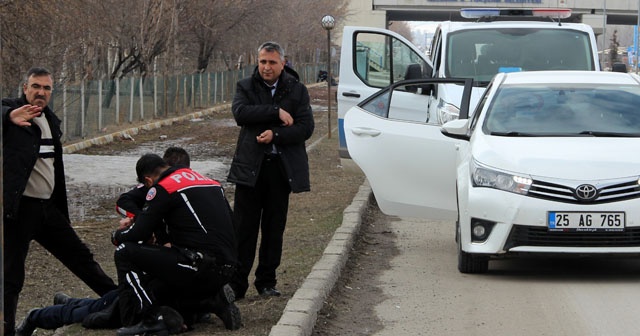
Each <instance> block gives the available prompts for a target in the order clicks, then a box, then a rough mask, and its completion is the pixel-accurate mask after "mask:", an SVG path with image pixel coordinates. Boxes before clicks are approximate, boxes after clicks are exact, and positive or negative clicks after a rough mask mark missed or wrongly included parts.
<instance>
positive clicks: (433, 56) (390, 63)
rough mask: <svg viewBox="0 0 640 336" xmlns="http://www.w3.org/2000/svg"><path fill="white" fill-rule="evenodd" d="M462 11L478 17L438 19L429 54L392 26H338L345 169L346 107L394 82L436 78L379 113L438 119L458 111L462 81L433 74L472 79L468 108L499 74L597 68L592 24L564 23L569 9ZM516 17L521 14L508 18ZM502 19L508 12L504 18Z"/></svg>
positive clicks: (436, 121)
mask: <svg viewBox="0 0 640 336" xmlns="http://www.w3.org/2000/svg"><path fill="white" fill-rule="evenodd" d="M461 14H462V16H463V17H465V18H476V19H477V20H478V21H475V22H451V21H445V22H442V23H440V24H439V26H438V28H437V29H436V32H435V34H434V37H433V40H432V44H431V49H430V53H429V54H430V56H428V57H427V55H426V54H425V53H424V52H422V51H421V50H419V49H418V48H417V47H416V46H415V45H413V44H412V43H411V42H410V41H408V40H407V39H405V38H404V37H402V36H400V35H399V34H396V33H394V32H392V31H389V30H386V29H379V28H371V27H354V26H346V27H345V28H344V31H343V40H342V53H341V59H340V81H339V84H338V94H337V96H338V128H339V140H340V143H339V154H340V158H341V161H342V165H343V166H344V167H346V168H350V167H354V165H353V163H352V161H351V160H350V155H349V152H348V148H347V145H348V144H347V142H346V140H345V134H344V116H345V114H346V112H347V111H348V110H349V109H350V108H351V107H353V106H354V105H356V104H358V103H359V102H361V101H362V100H363V99H365V98H367V97H369V96H371V95H372V94H373V93H375V92H377V91H378V90H380V89H381V88H384V87H386V86H388V85H391V84H393V83H395V82H398V81H401V80H405V79H420V78H432V79H436V83H434V84H431V85H428V86H424V87H413V88H412V89H408V90H407V91H406V92H400V93H396V94H402V95H404V98H403V99H402V106H396V108H394V109H393V111H392V113H393V114H394V115H385V116H382V117H384V118H392V119H399V120H409V121H415V122H418V123H429V124H436V125H440V124H443V123H444V122H446V121H449V120H453V119H456V118H457V117H458V113H459V108H460V101H461V98H462V90H463V86H462V85H459V84H451V83H444V82H443V83H438V82H437V80H438V79H443V80H444V79H450V78H473V89H472V93H471V104H470V106H469V109H470V112H472V111H473V110H474V109H475V106H476V105H477V103H478V100H479V99H480V97H481V95H482V94H483V93H484V91H485V89H486V86H487V85H488V84H489V81H490V80H491V78H493V76H494V75H495V74H496V73H499V72H513V71H535V70H593V71H599V70H600V64H599V60H598V52H597V46H596V39H595V34H594V32H593V29H592V28H591V27H590V26H589V25H586V24H580V23H565V22H562V19H565V18H568V17H569V16H571V10H570V9H564V8H563V9H545V8H537V9H524V8H520V9H497V8H470V9H462V10H461ZM518 16H519V17H520V20H518V21H516V20H514V21H511V18H515V17H518ZM505 17H511V18H509V19H508V20H509V21H506V20H505ZM525 17H526V18H525ZM532 19H533V20H532ZM545 20H546V21H545ZM409 88H411V87H409ZM380 104H381V105H383V104H384V101H380ZM381 107H382V106H381ZM380 110H381V111H383V110H387V109H383V108H381V109H380ZM362 131H366V130H362ZM399 150H401V149H399Z"/></svg>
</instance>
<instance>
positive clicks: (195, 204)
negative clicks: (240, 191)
mask: <svg viewBox="0 0 640 336" xmlns="http://www.w3.org/2000/svg"><path fill="white" fill-rule="evenodd" d="M136 173H137V175H138V182H140V183H143V184H144V185H145V186H147V187H149V191H148V193H147V195H146V205H145V207H144V209H143V211H142V212H140V213H139V214H138V215H137V216H136V220H135V222H134V223H133V224H131V225H130V226H122V227H120V228H118V229H117V230H116V231H115V232H114V234H113V237H112V240H113V243H114V244H115V245H116V246H117V248H116V252H115V264H116V269H117V273H118V282H119V294H120V306H121V307H122V306H123V305H136V306H137V307H140V314H141V316H142V318H143V319H142V322H140V323H138V324H137V325H133V326H129V327H124V328H121V329H119V330H118V335H136V334H144V333H151V332H162V331H166V330H167V327H166V326H165V325H164V323H163V322H162V316H161V313H159V307H160V304H161V301H159V300H158V298H157V297H156V294H157V293H155V292H154V290H153V288H152V285H153V283H154V281H156V280H157V282H160V283H162V284H163V286H164V287H168V288H170V289H171V290H170V292H171V293H172V294H173V295H174V296H175V300H176V302H180V304H181V305H182V304H184V303H185V302H190V301H191V302H193V303H194V304H195V303H197V305H198V306H197V307H195V308H193V307H191V308H193V309H194V311H198V310H200V311H202V309H207V308H209V309H212V310H214V309H215V310H214V313H216V314H217V315H218V316H220V317H221V318H222V320H223V322H224V324H225V327H226V328H227V329H230V330H235V329H238V328H240V326H241V320H240V319H241V318H240V311H239V310H238V307H237V306H236V305H235V304H234V303H233V301H234V297H233V291H224V290H222V289H223V286H224V285H225V284H226V283H227V282H229V280H230V277H231V276H232V274H233V272H234V271H235V267H236V263H237V256H236V239H235V234H234V229H233V224H232V222H231V214H230V211H229V208H228V205H227V201H226V198H225V196H224V193H223V190H222V187H221V185H220V183H219V182H217V181H215V180H212V179H210V178H207V177H205V176H202V175H201V174H199V173H197V172H195V171H193V170H191V169H190V168H186V167H170V166H169V165H168V164H167V163H166V162H165V161H164V160H163V159H162V158H161V157H159V156H158V155H155V154H145V155H143V156H142V157H141V158H140V159H139V160H138V162H137V164H136ZM165 224H166V226H167V233H168V236H169V241H170V242H171V247H165V246H158V245H147V244H139V243H138V242H140V241H148V240H149V238H150V237H151V236H152V234H153V232H154V231H155V230H157V227H158V226H159V225H165ZM220 292H222V293H224V297H223V298H222V299H223V300H224V301H225V304H224V305H220V303H219V302H216V301H219V300H220V299H219V298H218V300H216V294H218V293H220ZM218 296H219V295H218ZM132 298H134V299H133V300H132ZM201 298H205V299H201ZM163 300H164V299H163ZM162 302H166V301H162ZM177 308H178V310H179V311H180V310H181V308H182V309H183V310H184V309H187V308H186V307H183V306H181V307H177Z"/></svg>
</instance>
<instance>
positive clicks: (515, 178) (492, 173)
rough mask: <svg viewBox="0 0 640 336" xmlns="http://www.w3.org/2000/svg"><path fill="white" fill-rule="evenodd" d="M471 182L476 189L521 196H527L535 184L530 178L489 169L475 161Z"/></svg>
mask: <svg viewBox="0 0 640 336" xmlns="http://www.w3.org/2000/svg"><path fill="white" fill-rule="evenodd" d="M471 181H472V182H473V186H474V187H480V188H494V189H499V190H504V191H508V192H512V193H516V194H521V195H526V194H527V193H528V192H529V188H530V187H531V183H533V180H532V179H531V178H530V177H528V176H522V175H514V174H510V173H507V172H503V171H499V170H495V169H491V168H487V167H484V166H481V165H480V164H478V163H477V162H475V161H473V162H472V164H471Z"/></svg>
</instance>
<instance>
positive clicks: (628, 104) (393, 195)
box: [344, 71, 640, 273]
mask: <svg viewBox="0 0 640 336" xmlns="http://www.w3.org/2000/svg"><path fill="white" fill-rule="evenodd" d="M452 83H453V84H458V85H461V86H462V87H464V89H465V90H464V92H465V93H464V94H463V96H462V100H461V102H460V104H461V105H460V106H461V112H460V119H458V120H453V121H450V122H447V123H445V124H444V125H442V126H438V125H433V124H429V123H427V122H419V121H414V120H406V119H403V118H402V115H403V114H402V113H401V112H402V110H404V109H406V108H409V107H407V106H406V104H407V103H406V101H405V100H404V99H401V98H402V97H403V95H402V94H397V93H400V92H407V91H408V92H418V93H419V92H420V91H421V90H425V91H428V90H429V85H434V83H433V80H412V81H405V82H399V83H395V84H393V85H391V86H389V87H387V88H385V89H383V90H381V91H380V92H378V93H376V94H374V95H373V96H371V97H369V98H368V99H366V100H364V101H363V102H362V103H360V104H358V105H357V106H355V107H353V108H351V109H350V110H349V111H348V112H347V113H346V115H345V120H344V128H345V136H346V141H347V144H348V146H349V150H350V153H351V156H352V158H353V159H354V161H355V162H356V163H357V164H358V165H359V166H360V168H361V169H362V170H363V171H364V173H365V174H366V176H367V178H368V180H369V182H370V184H371V187H372V189H373V191H374V194H375V196H376V200H377V201H378V204H379V206H380V208H381V209H382V211H383V212H385V213H387V214H391V215H400V216H410V217H422V218H432V219H450V220H451V223H452V228H453V223H455V225H456V231H455V232H456V241H457V243H458V269H459V271H460V272H463V273H483V272H486V271H487V270H488V268H489V261H490V260H491V259H492V258H496V257H503V256H517V255H520V254H538V255H549V256H551V255H554V254H563V255H566V254H572V255H598V254H600V255H604V254H607V255H625V256H640V155H639V154H638V151H640V77H638V76H637V75H634V74H626V73H613V72H594V71H539V72H513V73H499V74H497V75H496V76H495V77H494V79H493V80H492V81H491V83H490V84H489V86H488V88H487V90H486V92H485V93H484V95H483V96H482V98H481V100H480V102H479V104H478V105H477V107H476V109H475V111H473V113H469V112H470V111H468V105H469V96H470V92H471V86H472V83H471V80H466V81H465V80H458V81H455V80H452ZM411 108H415V106H411ZM469 115H471V117H469Z"/></svg>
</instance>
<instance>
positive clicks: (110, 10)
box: [0, 0, 347, 101]
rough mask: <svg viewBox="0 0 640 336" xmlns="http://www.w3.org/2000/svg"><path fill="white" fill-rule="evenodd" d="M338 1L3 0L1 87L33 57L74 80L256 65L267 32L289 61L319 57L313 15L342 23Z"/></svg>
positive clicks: (16, 79)
mask: <svg viewBox="0 0 640 336" xmlns="http://www.w3.org/2000/svg"><path fill="white" fill-rule="evenodd" d="M345 3H346V1H345V0H314V1H308V0H270V1H261V0H242V1H239V0H139V1H125V0H84V1H68V0H31V1H18V0H2V1H0V33H1V35H0V37H1V38H2V43H1V46H2V48H1V49H0V53H1V56H2V67H1V69H2V70H1V71H2V72H3V73H2V78H4V81H3V84H4V85H3V87H4V88H5V89H9V90H11V91H14V90H16V89H17V88H18V87H19V83H20V81H21V78H20V76H21V75H22V74H23V73H24V72H25V71H26V70H27V69H28V68H29V67H31V66H34V65H42V66H47V67H49V68H50V69H51V70H52V71H54V73H56V80H57V81H71V82H73V81H80V80H86V79H95V78H105V77H108V78H110V79H112V80H113V79H120V78H123V77H124V76H127V75H129V74H131V73H137V74H138V75H140V76H142V77H143V78H144V76H147V75H148V74H149V72H150V70H151V69H153V66H154V64H156V63H157V64H158V66H159V67H162V68H164V69H165V71H169V72H170V73H172V74H175V73H184V72H192V71H187V70H186V69H193V70H195V71H199V72H201V71H205V70H209V69H212V70H214V71H215V70H221V69H232V68H234V67H236V65H237V63H238V60H240V59H242V61H243V62H245V63H247V64H253V62H255V59H256V48H257V46H258V45H259V44H260V43H261V42H264V41H267V40H274V41H277V42H279V43H281V44H282V45H283V46H284V47H285V50H286V51H287V54H288V56H289V57H290V58H291V59H293V60H294V62H312V61H318V60H319V53H320V51H321V50H324V48H323V46H324V45H325V41H326V40H325V38H326V32H325V31H324V29H322V27H321V26H320V19H321V18H322V16H323V15H325V14H331V15H333V16H334V17H335V18H336V21H337V22H338V24H339V22H341V21H342V19H344V18H345V17H346V15H347V13H346V4H345ZM336 29H338V28H336ZM14 92H15V91H14ZM5 93H6V92H5ZM5 93H3V94H5ZM107 101H109V99H107Z"/></svg>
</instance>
